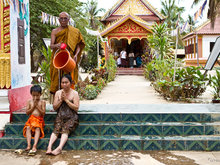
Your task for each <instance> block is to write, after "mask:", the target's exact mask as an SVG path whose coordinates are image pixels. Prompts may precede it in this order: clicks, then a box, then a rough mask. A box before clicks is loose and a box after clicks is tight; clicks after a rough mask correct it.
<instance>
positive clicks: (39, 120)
mask: <svg viewBox="0 0 220 165" xmlns="http://www.w3.org/2000/svg"><path fill="white" fill-rule="evenodd" d="M28 126H29V127H30V129H31V137H32V138H34V133H35V128H40V132H41V134H40V138H43V137H44V126H45V123H44V118H43V117H42V116H34V115H31V116H30V117H29V119H28V121H27V122H26V123H25V125H24V128H23V136H24V137H26V131H27V127H28Z"/></svg>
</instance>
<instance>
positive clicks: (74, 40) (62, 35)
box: [50, 26, 85, 93]
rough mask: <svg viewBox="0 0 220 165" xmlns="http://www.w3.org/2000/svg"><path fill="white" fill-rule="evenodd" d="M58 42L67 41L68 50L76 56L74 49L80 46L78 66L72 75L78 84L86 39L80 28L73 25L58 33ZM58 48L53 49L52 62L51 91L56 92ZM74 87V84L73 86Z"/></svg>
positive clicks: (74, 81) (57, 83) (57, 82)
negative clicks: (54, 62)
mask: <svg viewBox="0 0 220 165" xmlns="http://www.w3.org/2000/svg"><path fill="white" fill-rule="evenodd" d="M56 43H65V44H66V45H67V50H69V52H70V55H71V57H72V58H74V55H75V53H74V51H75V48H76V46H77V45H79V47H80V52H79V54H78V56H77V62H76V68H75V69H74V70H73V72H71V77H72V80H73V83H74V84H76V83H77V82H78V63H79V61H80V58H81V54H82V50H83V48H84V47H85V41H84V39H83V37H82V35H81V33H80V31H79V29H77V28H74V27H72V26H68V27H67V28H65V29H63V30H62V31H60V32H58V33H57V34H56V40H55V44H56ZM56 51H57V49H53V53H52V56H51V63H50V79H51V85H50V92H51V93H56V91H57V90H59V76H58V69H56V68H55V67H54V66H53V58H54V55H55V52H56ZM73 88H74V86H73Z"/></svg>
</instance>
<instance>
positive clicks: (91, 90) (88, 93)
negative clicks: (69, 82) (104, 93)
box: [84, 85, 98, 100]
mask: <svg viewBox="0 0 220 165" xmlns="http://www.w3.org/2000/svg"><path fill="white" fill-rule="evenodd" d="M84 96H85V98H86V99H87V100H93V99H95V98H96V97H97V96H98V92H97V89H96V87H95V86H94V85H86V88H85V95H84Z"/></svg>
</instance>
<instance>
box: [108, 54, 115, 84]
mask: <svg viewBox="0 0 220 165" xmlns="http://www.w3.org/2000/svg"><path fill="white" fill-rule="evenodd" d="M106 69H107V72H108V82H110V81H113V80H114V79H115V76H116V72H117V65H116V63H115V60H114V57H113V55H112V54H110V55H109V59H108V60H107V65H106Z"/></svg>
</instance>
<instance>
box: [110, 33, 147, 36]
mask: <svg viewBox="0 0 220 165" xmlns="http://www.w3.org/2000/svg"><path fill="white" fill-rule="evenodd" d="M148 34H149V33H126V34H124V33H109V35H108V36H139V35H141V36H148Z"/></svg>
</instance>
